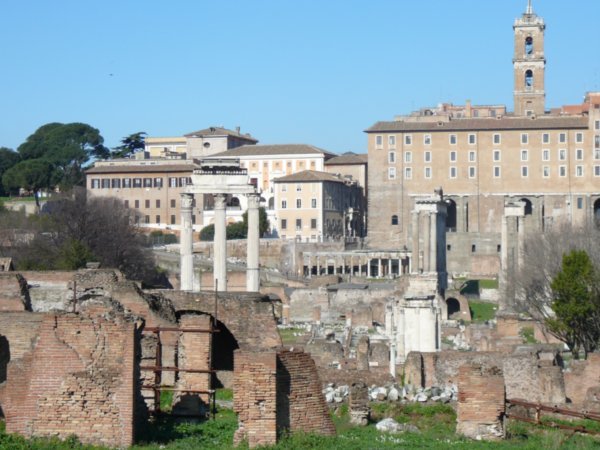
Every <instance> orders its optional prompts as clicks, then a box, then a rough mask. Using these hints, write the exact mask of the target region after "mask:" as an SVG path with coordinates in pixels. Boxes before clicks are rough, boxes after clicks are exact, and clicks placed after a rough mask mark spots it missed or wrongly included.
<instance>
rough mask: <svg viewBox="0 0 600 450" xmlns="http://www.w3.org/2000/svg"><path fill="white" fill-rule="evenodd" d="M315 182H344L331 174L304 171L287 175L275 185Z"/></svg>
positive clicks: (277, 180)
mask: <svg viewBox="0 0 600 450" xmlns="http://www.w3.org/2000/svg"><path fill="white" fill-rule="evenodd" d="M315 181H332V182H334V183H343V182H344V180H343V179H341V178H340V177H338V176H337V175H334V174H332V173H329V172H319V171H317V170H303V171H302V172H297V173H293V174H291V175H286V176H285V177H280V178H275V179H274V180H273V182H275V183H301V182H309V183H310V182H315Z"/></svg>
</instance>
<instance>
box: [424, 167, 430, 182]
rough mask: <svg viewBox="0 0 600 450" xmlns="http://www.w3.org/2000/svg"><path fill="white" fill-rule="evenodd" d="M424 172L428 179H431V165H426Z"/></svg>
mask: <svg viewBox="0 0 600 450" xmlns="http://www.w3.org/2000/svg"><path fill="white" fill-rule="evenodd" d="M423 174H424V176H425V178H426V179H428V180H429V179H431V167H430V166H427V167H425V168H424V170H423Z"/></svg>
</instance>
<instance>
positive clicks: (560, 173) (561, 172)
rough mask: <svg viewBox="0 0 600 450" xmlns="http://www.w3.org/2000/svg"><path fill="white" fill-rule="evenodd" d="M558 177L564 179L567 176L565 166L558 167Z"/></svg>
mask: <svg viewBox="0 0 600 450" xmlns="http://www.w3.org/2000/svg"><path fill="white" fill-rule="evenodd" d="M558 176H559V177H561V178H564V177H566V176H567V166H565V165H561V166H558Z"/></svg>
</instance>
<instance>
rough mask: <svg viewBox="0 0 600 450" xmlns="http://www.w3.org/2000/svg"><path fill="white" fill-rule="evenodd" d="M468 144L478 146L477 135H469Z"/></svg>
mask: <svg viewBox="0 0 600 450" xmlns="http://www.w3.org/2000/svg"><path fill="white" fill-rule="evenodd" d="M467 143H468V144H469V145H477V135H476V134H474V133H469V135H468V136H467Z"/></svg>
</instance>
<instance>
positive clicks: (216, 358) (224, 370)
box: [211, 320, 240, 388]
mask: <svg viewBox="0 0 600 450" xmlns="http://www.w3.org/2000/svg"><path fill="white" fill-rule="evenodd" d="M216 326H217V331H218V332H217V333H215V334H214V335H213V345H212V349H211V357H212V366H213V369H214V370H215V371H216V372H215V373H214V374H213V387H215V388H220V387H231V386H232V384H233V352H234V351H235V350H237V349H238V348H240V346H239V344H238V341H237V339H236V338H235V336H234V335H233V334H232V333H231V331H229V328H227V326H225V324H224V323H223V322H221V321H220V320H217V325H216Z"/></svg>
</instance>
